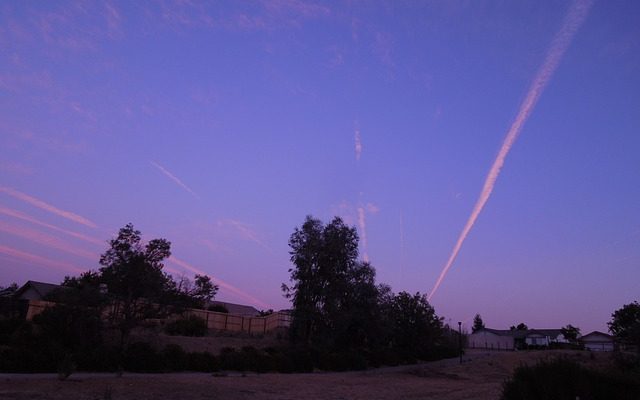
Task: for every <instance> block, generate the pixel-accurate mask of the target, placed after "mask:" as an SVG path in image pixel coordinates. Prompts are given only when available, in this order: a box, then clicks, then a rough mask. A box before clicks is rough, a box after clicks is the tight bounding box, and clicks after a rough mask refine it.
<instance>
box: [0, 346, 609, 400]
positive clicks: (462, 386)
mask: <svg viewBox="0 0 640 400" xmlns="http://www.w3.org/2000/svg"><path fill="white" fill-rule="evenodd" d="M559 355H563V356H566V357H571V358H575V359H577V360H580V361H582V362H585V363H594V362H595V363H597V362H598V361H599V360H598V358H599V359H600V360H602V358H603V357H604V355H598V356H599V357H598V358H597V359H596V360H592V359H591V358H590V356H589V353H587V352H570V351H529V352H481V351H470V352H469V353H467V354H466V355H465V356H464V362H463V364H459V360H458V359H449V360H441V361H436V362H431V363H425V364H419V365H411V366H401V367H389V368H379V369H372V370H368V371H357V372H342V373H322V372H318V373H312V374H251V373H250V374H246V376H244V375H242V374H239V373H233V372H231V373H229V374H227V375H226V376H220V375H221V374H217V375H218V376H214V375H212V374H206V373H170V374H130V373H125V374H124V375H123V376H122V377H116V376H114V375H113V374H87V373H77V374H74V375H72V376H71V377H70V378H69V379H67V380H66V381H59V380H58V379H57V377H56V375H55V374H31V375H28V374H0V399H3V400H14V399H16V400H18V399H19V400H23V399H91V400H134V399H140V400H146V399H148V400H151V399H154V400H155V399H241V400H242V399H257V400H265V399H283V400H284V399H292V400H293V399H296V400H297V399H441V400H454V399H456V400H457V399H498V398H499V397H500V393H501V389H502V384H503V382H504V380H505V379H506V378H507V377H509V376H510V374H511V372H512V371H513V369H514V368H515V367H517V366H518V365H520V364H522V363H526V364H530V363H535V362H537V361H538V360H541V359H545V358H552V357H557V356H559ZM222 375H224V374H222Z"/></svg>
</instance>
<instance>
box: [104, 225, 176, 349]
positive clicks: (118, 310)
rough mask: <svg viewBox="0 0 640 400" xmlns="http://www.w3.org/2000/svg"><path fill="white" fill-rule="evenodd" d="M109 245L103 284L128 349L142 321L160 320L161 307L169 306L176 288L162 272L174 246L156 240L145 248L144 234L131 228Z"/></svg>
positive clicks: (122, 340)
mask: <svg viewBox="0 0 640 400" xmlns="http://www.w3.org/2000/svg"><path fill="white" fill-rule="evenodd" d="M109 245H110V248H109V249H108V250H107V251H106V252H105V253H104V254H102V256H101V257H100V264H101V265H102V268H100V270H99V281H100V283H102V284H105V285H106V290H107V291H108V297H109V299H110V300H111V306H110V307H109V311H108V315H109V320H110V321H111V322H112V323H113V324H114V325H115V326H116V327H117V328H118V329H119V331H120V342H121V345H124V344H125V342H126V339H127V338H128V336H129V334H130V332H131V330H132V329H133V328H134V327H135V326H137V325H138V324H139V323H140V322H141V321H142V320H144V319H147V318H154V317H155V318H157V317H158V316H159V314H161V313H162V311H164V309H163V308H161V307H158V305H161V304H166V300H167V294H168V293H171V291H172V289H173V288H174V287H175V283H174V282H173V280H172V279H171V277H170V276H169V275H167V274H166V273H164V272H163V271H162V268H163V267H164V265H163V261H164V260H165V259H167V258H168V257H169V256H170V255H171V243H170V242H169V241H168V240H166V239H153V240H151V241H149V242H148V243H147V244H144V243H143V242H142V238H141V236H140V231H138V230H136V229H135V228H134V227H133V225H132V224H127V225H126V226H125V227H124V228H122V229H120V231H119V233H118V236H117V237H116V238H115V239H112V240H110V241H109Z"/></svg>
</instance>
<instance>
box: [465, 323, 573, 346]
mask: <svg viewBox="0 0 640 400" xmlns="http://www.w3.org/2000/svg"><path fill="white" fill-rule="evenodd" d="M467 342H468V347H469V348H476V349H488V350H515V349H522V348H526V347H549V346H550V345H551V344H552V343H568V340H567V339H566V338H565V337H564V335H562V331H561V330H560V329H528V330H517V329H516V330H510V329H508V330H507V329H489V328H484V329H480V330H478V331H476V332H474V333H472V334H471V335H469V336H468V338H467Z"/></svg>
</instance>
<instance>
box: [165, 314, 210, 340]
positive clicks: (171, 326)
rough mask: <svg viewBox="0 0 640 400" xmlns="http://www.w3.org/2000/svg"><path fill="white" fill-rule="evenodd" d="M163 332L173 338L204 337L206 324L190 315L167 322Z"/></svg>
mask: <svg viewBox="0 0 640 400" xmlns="http://www.w3.org/2000/svg"><path fill="white" fill-rule="evenodd" d="M165 332H166V333H167V334H169V335H174V336H204V335H205V334H206V333H207V323H206V322H205V320H204V319H202V318H200V317H198V316H195V315H190V316H188V317H186V318H180V319H177V320H175V321H171V322H169V323H168V324H167V325H166V326H165Z"/></svg>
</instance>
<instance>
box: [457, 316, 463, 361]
mask: <svg viewBox="0 0 640 400" xmlns="http://www.w3.org/2000/svg"><path fill="white" fill-rule="evenodd" d="M458 350H460V364H462V322H461V321H458Z"/></svg>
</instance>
